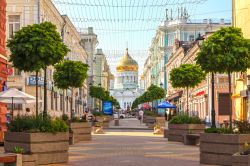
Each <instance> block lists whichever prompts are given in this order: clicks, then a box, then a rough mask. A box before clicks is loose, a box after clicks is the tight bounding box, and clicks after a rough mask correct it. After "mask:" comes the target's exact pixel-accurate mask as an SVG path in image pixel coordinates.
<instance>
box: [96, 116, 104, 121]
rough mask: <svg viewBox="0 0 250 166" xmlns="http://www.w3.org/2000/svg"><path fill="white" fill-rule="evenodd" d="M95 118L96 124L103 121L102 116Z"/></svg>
mask: <svg viewBox="0 0 250 166" xmlns="http://www.w3.org/2000/svg"><path fill="white" fill-rule="evenodd" d="M95 118H96V120H97V121H98V122H103V121H104V117H103V116H96V117H95Z"/></svg>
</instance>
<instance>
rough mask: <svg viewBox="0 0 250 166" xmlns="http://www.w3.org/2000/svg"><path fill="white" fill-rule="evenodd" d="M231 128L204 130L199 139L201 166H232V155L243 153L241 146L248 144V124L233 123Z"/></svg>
mask: <svg viewBox="0 0 250 166" xmlns="http://www.w3.org/2000/svg"><path fill="white" fill-rule="evenodd" d="M233 126H234V128H233V129H230V128H225V127H222V128H208V129H205V133H202V134H201V137H200V163H201V164H213V165H232V163H233V161H232V158H234V157H232V155H233V154H235V153H237V152H243V151H244V146H243V145H244V144H246V143H247V144H249V143H250V124H249V123H248V122H247V121H234V123H233ZM241 157H242V156H241Z"/></svg>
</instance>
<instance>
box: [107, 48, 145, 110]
mask: <svg viewBox="0 0 250 166" xmlns="http://www.w3.org/2000/svg"><path fill="white" fill-rule="evenodd" d="M110 93H111V95H112V96H113V97H114V98H116V99H117V101H118V102H119V103H120V107H121V109H123V110H129V109H130V108H131V106H132V103H133V101H134V100H135V99H136V98H137V97H138V96H140V95H141V94H142V93H143V90H141V89H139V86H138V64H137V62H136V61H135V60H134V59H133V58H132V57H131V56H130V55H129V54H128V49H126V52H125V55H124V56H123V57H122V59H121V60H120V61H119V63H118V65H117V66H116V75H115V85H114V89H111V90H110Z"/></svg>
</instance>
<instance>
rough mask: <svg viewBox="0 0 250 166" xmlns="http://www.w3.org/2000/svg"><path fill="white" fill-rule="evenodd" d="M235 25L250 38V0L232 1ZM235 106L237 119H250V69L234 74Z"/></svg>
mask: <svg viewBox="0 0 250 166" xmlns="http://www.w3.org/2000/svg"><path fill="white" fill-rule="evenodd" d="M232 2H233V3H232V9H233V18H232V20H233V26H234V27H239V28H241V29H242V32H243V36H244V37H245V38H247V39H250V31H249V28H250V1H249V0H246V1H242V0H240V1H238V0H233V1H232ZM234 86H235V89H234V94H233V107H234V109H235V114H236V119H237V120H248V121H249V120H250V106H249V103H250V70H249V69H248V70H247V72H246V73H235V74H234Z"/></svg>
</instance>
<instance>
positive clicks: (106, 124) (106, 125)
mask: <svg viewBox="0 0 250 166" xmlns="http://www.w3.org/2000/svg"><path fill="white" fill-rule="evenodd" d="M110 121H111V117H110V116H104V117H103V128H109V122H110Z"/></svg>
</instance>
